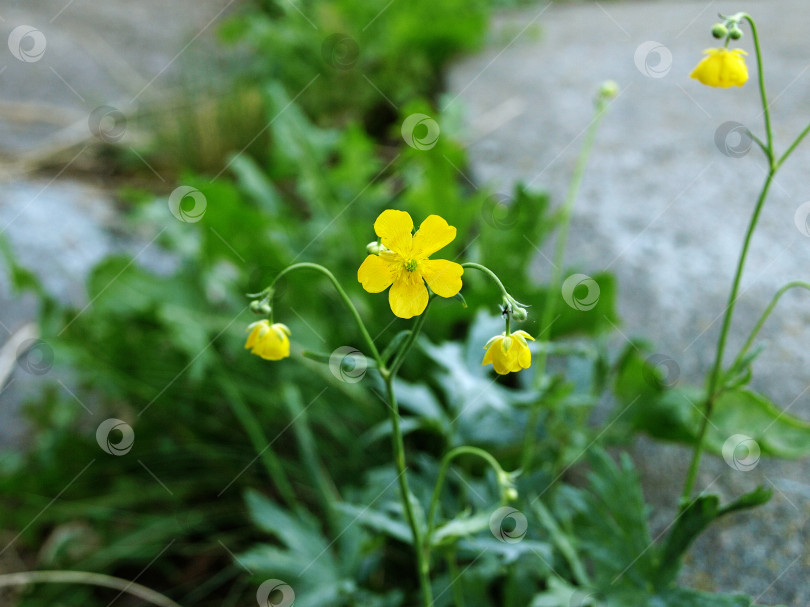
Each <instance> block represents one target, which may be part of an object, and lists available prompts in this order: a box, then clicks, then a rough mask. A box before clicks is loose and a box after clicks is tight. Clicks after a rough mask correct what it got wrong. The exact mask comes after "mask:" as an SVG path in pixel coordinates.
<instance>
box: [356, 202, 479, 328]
mask: <svg viewBox="0 0 810 607" xmlns="http://www.w3.org/2000/svg"><path fill="white" fill-rule="evenodd" d="M374 231H375V232H376V233H377V236H379V237H380V240H381V241H382V246H383V247H384V248H383V249H382V250H381V251H380V254H379V255H369V256H368V257H366V259H365V261H364V262H363V263H362V265H361V266H360V268H359V269H358V270H357V280H358V281H359V282H360V284H362V285H363V288H364V289H365V290H366V291H368V292H369V293H381V292H382V291H385V290H386V289H387V288H388V287H391V290H390V291H389V292H388V302H389V303H390V304H391V311H393V313H394V314H396V315H397V316H399V317H400V318H412V317H414V316H419V315H420V314H421V313H422V312H424V311H425V308H426V307H427V304H428V290H427V288H426V287H425V282H427V284H428V286H429V287H430V289H431V290H432V291H433V292H434V293H435V294H436V295H439V296H441V297H453V296H454V295H456V294H457V293H458V292H459V291H460V290H461V275H462V274H463V273H464V268H462V267H461V266H460V265H459V264H457V263H454V262H452V261H446V260H444V259H428V257H429V256H430V255H432V254H433V253H435V252H436V251H438V250H439V249H441V248H442V247H445V246H447V245H448V244H450V243H451V242H452V241H453V239H454V238H455V237H456V229H455V228H454V227H453V226H451V225H448V224H447V222H446V221H445V220H444V219H442V218H441V217H439V216H438V215H430V216H429V217H428V218H427V219H425V220H424V221H423V222H422V225H420V226H419V230H418V231H417V232H416V234H411V232H413V220H412V219H411V216H410V215H408V213H406V212H405V211H394V210H391V209H388V210H386V211H383V212H382V213H380V216H379V217H377V221H375V222H374Z"/></svg>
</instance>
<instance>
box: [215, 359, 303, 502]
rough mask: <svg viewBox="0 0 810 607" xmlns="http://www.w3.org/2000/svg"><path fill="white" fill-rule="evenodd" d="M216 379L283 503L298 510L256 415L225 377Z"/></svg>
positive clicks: (270, 442)
mask: <svg viewBox="0 0 810 607" xmlns="http://www.w3.org/2000/svg"><path fill="white" fill-rule="evenodd" d="M217 379H218V382H219V385H220V386H221V387H222V390H223V391H224V392H225V396H226V400H227V402H228V405H229V406H230V407H231V411H233V414H234V415H235V416H236V419H237V420H238V421H239V423H240V424H241V425H242V428H243V429H244V430H245V433H246V434H247V435H248V439H250V443H251V445H253V449H254V450H255V451H256V453H257V454H258V456H259V459H260V460H261V462H262V464H263V465H264V468H265V470H266V471H267V475H268V476H269V477H270V480H271V481H272V482H273V484H274V485H275V487H276V489H277V490H278V492H279V495H281V498H282V499H283V500H284V503H285V504H287V506H288V507H289V508H290V509H291V510H300V504H299V502H298V499H297V498H296V497H295V491H293V488H292V485H291V484H290V481H289V480H288V479H287V475H286V474H285V472H284V467H283V466H282V465H281V460H279V458H278V456H277V455H276V453H275V451H273V448H272V446H271V445H272V441H270V440H268V439H267V435H266V434H265V433H264V430H263V429H262V426H261V424H260V423H259V420H258V419H257V418H256V415H255V414H254V413H253V411H251V409H250V407H249V406H248V404H247V403H246V402H245V401H244V400H243V399H242V395H241V394H240V392H239V390H237V389H236V386H234V384H233V382H232V381H231V380H230V378H229V377H228V376H227V375H225V374H224V373H222V372H219V373H218V377H217Z"/></svg>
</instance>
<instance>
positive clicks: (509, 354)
mask: <svg viewBox="0 0 810 607" xmlns="http://www.w3.org/2000/svg"><path fill="white" fill-rule="evenodd" d="M527 337H528V338H529V339H533V338H532V337H531V336H529V334H528V333H526V332H525V331H515V332H514V333H511V334H510V335H506V334H505V333H502V334H501V335H498V336H495V337H493V338H492V339H490V340H489V341H488V342H487V346H484V347H485V348H487V351H486V354H484V360H483V362H482V363H481V364H483V365H488V364H490V363H491V364H492V368H493V369H494V370H495V372H496V373H498V374H499V375H506V374H507V373H517V372H518V371H520V370H521V369H528V368H529V367H530V366H531V364H532V353H531V350H529V346H528V345H526V340H525V338H527Z"/></svg>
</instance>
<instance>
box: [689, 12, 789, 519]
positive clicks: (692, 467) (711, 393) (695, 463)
mask: <svg viewBox="0 0 810 607" xmlns="http://www.w3.org/2000/svg"><path fill="white" fill-rule="evenodd" d="M733 19H735V20H737V21H739V20H740V19H745V20H746V21H747V22H748V24H749V25H750V26H751V36H752V37H753V39H754V49H755V51H756V59H757V76H758V81H759V95H760V98H761V101H762V114H763V116H764V118H765V135H766V139H765V142H766V145H767V149H766V150H765V152H766V155H767V156H768V175H767V177H766V178H765V183H764V184H763V185H762V190H761V191H760V193H759V197H758V198H757V202H756V206H755V207H754V212H753V214H752V215H751V221H750V222H749V224H748V230H747V231H746V233H745V240H744V241H743V246H742V250H741V251H740V258H739V260H738V262H737V269H736V271H735V273H734V281H733V283H732V286H731V292H730V293H729V297H728V304H727V305H726V310H725V314H724V316H723V326H722V327H721V329H720V335H719V337H718V339H717V352H716V354H715V358H714V365H713V366H712V370H711V373H710V375H709V381H708V385H707V389H706V403H705V410H704V412H703V421H702V422H701V425H700V430H699V431H698V436H697V441H696V443H695V449H694V451H693V452H692V461H691V462H690V464H689V470H688V471H687V473H686V481H685V482H684V486H683V492H682V493H681V507H682V508H685V507H686V506H687V505H688V503H689V500H690V499H691V497H692V491H693V489H694V486H695V481H696V480H697V473H698V469H699V468H700V460H701V458H702V457H703V451H704V449H705V445H704V443H705V439H706V432H707V430H708V428H709V419H710V418H711V415H712V410H713V409H714V403H715V400H716V399H717V397H718V395H719V393H718V382H719V379H720V373H721V369H722V366H723V354H724V353H725V349H726V342H727V340H728V333H729V329H730V328H731V319H732V317H733V316H734V307H735V306H736V304H737V296H738V293H739V290H740V281H741V279H742V274H743V269H744V267H745V260H746V258H747V256H748V249H749V247H750V245H751V237H752V236H753V234H754V231H755V230H756V227H757V223H758V222H759V216H760V213H761V212H762V207H763V205H764V204H765V199H766V198H767V196H768V190H769V189H770V186H771V183H772V182H773V178H774V176H775V175H776V171H777V169H778V168H779V166H780V164H781V162H782V161H784V159H785V157H786V155H787V153H786V154H785V155H783V156H782V158H781V159H780V161H779V162H775V161H774V159H775V154H774V149H773V131H772V129H771V113H770V107H769V104H768V95H767V92H766V90H765V74H764V72H763V70H762V51H761V49H760V45H759V35H758V34H757V26H756V23H754V20H753V19H752V18H751V16H750V15H749V14H747V13H737V15H735V16H734V17H733ZM801 137H803V135H800V137H799V139H798V140H797V142H794V144H795V145H793V146H791V148H789V150H788V151H789V152H792V151H793V149H795V146H796V145H798V141H800V140H801ZM763 322H764V321H763Z"/></svg>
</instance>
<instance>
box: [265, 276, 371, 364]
mask: <svg viewBox="0 0 810 607" xmlns="http://www.w3.org/2000/svg"><path fill="white" fill-rule="evenodd" d="M303 269H309V270H316V271H318V272H320V273H321V274H323V275H325V276H326V277H327V278H328V279H329V280H331V281H332V284H333V285H334V286H335V289H336V290H337V292H338V295H340V297H341V299H343V303H344V304H346V307H347V308H348V309H349V312H350V313H351V315H352V317H354V321H355V323H357V327H358V328H359V329H360V333H361V334H362V335H363V339H364V340H365V341H366V344H367V345H368V348H369V350H371V354H372V355H373V356H374V359H375V360H376V361H377V363H378V364H379V368H380V372H381V373H382V372H384V371H385V365H384V364H383V361H382V358H380V353H379V352H378V351H377V346H375V345H374V340H373V339H371V335H369V332H368V329H366V325H365V323H364V322H363V319H362V318H360V314H359V313H358V312H357V308H355V307H354V304H353V303H352V300H351V299H349V296H348V295H347V294H346V291H344V290H343V287H342V286H341V284H340V282H339V281H338V279H337V278H335V275H334V274H332V272H330V271H329V270H327V269H326V268H324V267H323V266H322V265H320V264H317V263H309V262H303V263H295V264H293V265H291V266H287V267H286V268H284V269H283V270H282V271H281V272H279V273H278V275H277V276H276V277H275V279H274V280H273V282H272V284H271V285H270V288H272V287H273V286H275V284H276V282H278V280H279V279H280V278H281V277H282V276H284V275H285V274H289V273H290V272H294V271H295V270H303Z"/></svg>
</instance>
